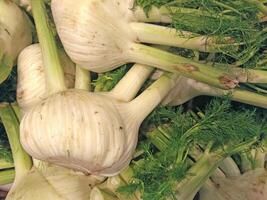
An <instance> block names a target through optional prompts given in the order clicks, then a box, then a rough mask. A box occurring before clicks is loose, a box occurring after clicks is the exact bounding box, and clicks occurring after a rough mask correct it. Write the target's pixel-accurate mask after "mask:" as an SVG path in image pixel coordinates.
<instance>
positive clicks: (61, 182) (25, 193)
mask: <svg viewBox="0 0 267 200" xmlns="http://www.w3.org/2000/svg"><path fill="white" fill-rule="evenodd" d="M96 183H98V180H97V179H95V178H94V177H91V176H87V175H84V174H82V173H79V172H75V171H72V170H69V169H65V168H62V167H58V166H54V165H51V164H44V163H42V164H40V165H38V166H35V167H33V168H32V169H31V170H29V172H28V173H26V174H25V175H24V176H22V177H20V178H18V179H17V180H16V182H15V184H14V185H13V187H12V189H11V190H10V192H9V193H8V196H7V198H6V199H7V200H24V199H25V200H40V199H47V200H48V199H53V200H73V199H79V200H86V199H89V198H90V193H91V187H93V186H94V185H95V184H96Z"/></svg>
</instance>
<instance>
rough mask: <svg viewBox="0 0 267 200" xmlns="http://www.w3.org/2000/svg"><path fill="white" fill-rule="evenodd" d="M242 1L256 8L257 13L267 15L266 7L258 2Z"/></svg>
mask: <svg viewBox="0 0 267 200" xmlns="http://www.w3.org/2000/svg"><path fill="white" fill-rule="evenodd" d="M244 1H246V2H247V3H249V4H252V5H254V6H256V7H257V8H258V9H259V11H261V12H262V13H263V14H264V15H267V7H266V6H265V5H264V4H263V3H262V2H260V1H259V0H244Z"/></svg>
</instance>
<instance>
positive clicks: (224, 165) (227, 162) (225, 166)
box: [219, 157, 241, 177]
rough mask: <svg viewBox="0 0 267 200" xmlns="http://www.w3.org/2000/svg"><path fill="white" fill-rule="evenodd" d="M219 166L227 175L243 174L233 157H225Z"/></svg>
mask: <svg viewBox="0 0 267 200" xmlns="http://www.w3.org/2000/svg"><path fill="white" fill-rule="evenodd" d="M219 168H220V169H221V170H222V171H223V172H224V174H225V175H226V177H236V176H240V174H241V173H240V170H239V168H238V166H237V164H236V163H235V161H234V160H233V159H232V158H231V157H227V158H225V159H224V160H223V161H222V162H221V164H220V166H219Z"/></svg>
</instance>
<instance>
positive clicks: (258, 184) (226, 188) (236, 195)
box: [200, 168, 267, 200]
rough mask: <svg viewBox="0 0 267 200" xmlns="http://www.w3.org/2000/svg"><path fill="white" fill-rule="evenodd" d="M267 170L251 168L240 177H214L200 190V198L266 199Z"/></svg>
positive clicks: (206, 199)
mask: <svg viewBox="0 0 267 200" xmlns="http://www.w3.org/2000/svg"><path fill="white" fill-rule="evenodd" d="M266 180H267V172H266V169H264V168H259V169H254V170H250V171H248V172H246V173H244V174H242V175H240V176H238V177H232V178H231V177H228V178H218V177H217V178H216V177H213V178H212V181H209V183H208V185H205V187H204V188H203V189H202V190H200V200H208V199H218V200H227V199H231V200H255V199H257V200H265V199H266V198H267V184H266V183H267V182H266Z"/></svg>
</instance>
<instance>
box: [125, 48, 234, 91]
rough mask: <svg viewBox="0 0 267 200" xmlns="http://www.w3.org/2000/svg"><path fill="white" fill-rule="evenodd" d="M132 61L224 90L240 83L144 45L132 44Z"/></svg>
mask: <svg viewBox="0 0 267 200" xmlns="http://www.w3.org/2000/svg"><path fill="white" fill-rule="evenodd" d="M129 53H130V60H131V61H133V62H136V63H141V64H145V65H149V66H155V67H158V68H160V69H162V70H165V71H170V72H173V73H180V74H181V75H183V76H185V77H188V78H192V79H195V80H198V81H200V82H204V83H207V84H209V85H213V86H216V87H219V88H223V89H231V88H235V87H236V85H237V84H238V81H237V80H236V79H235V78H231V76H230V75H229V74H227V73H226V72H225V71H222V70H219V69H215V68H214V67H210V66H207V65H205V64H201V63H198V62H195V61H193V60H191V59H188V58H184V57H182V56H178V55H175V54H172V53H168V52H165V51H162V50H160V49H156V48H153V47H149V46H146V45H142V44H136V43H134V44H132V46H131V47H130V52H129Z"/></svg>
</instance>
